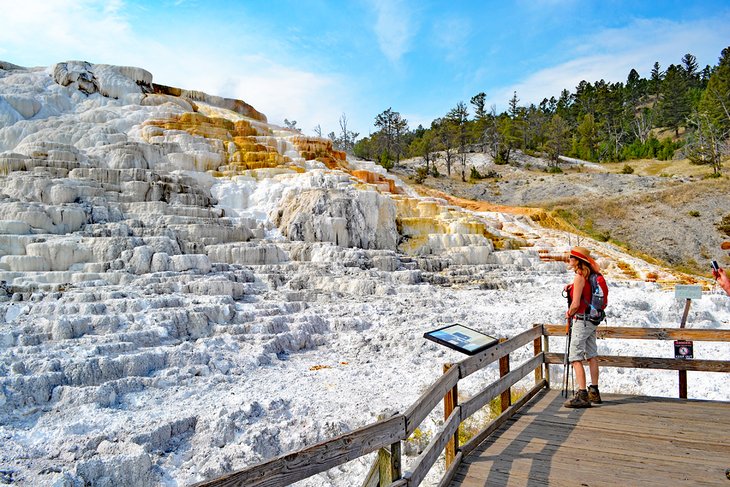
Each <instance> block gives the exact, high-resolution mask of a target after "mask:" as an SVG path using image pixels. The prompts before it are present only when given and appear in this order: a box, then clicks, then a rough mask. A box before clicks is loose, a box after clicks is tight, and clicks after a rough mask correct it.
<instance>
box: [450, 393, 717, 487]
mask: <svg viewBox="0 0 730 487" xmlns="http://www.w3.org/2000/svg"><path fill="white" fill-rule="evenodd" d="M563 401H564V399H563V398H562V397H561V395H560V391H558V390H546V391H543V392H541V393H539V394H538V396H536V397H535V398H534V399H533V400H532V402H531V403H529V404H528V405H526V406H525V407H524V408H522V409H521V410H520V411H519V412H518V413H517V414H515V416H514V417H513V418H512V419H510V420H509V421H507V423H506V424H505V425H503V426H502V427H501V428H500V429H498V430H497V431H496V432H495V433H494V434H493V435H492V436H491V437H490V438H488V439H487V440H486V441H485V442H484V443H482V444H481V445H480V446H479V447H477V448H476V449H475V450H474V451H472V452H471V453H470V454H469V455H468V456H466V457H464V459H463V463H462V464H461V465H460V466H459V468H458V470H457V473H456V475H455V476H454V478H453V480H452V482H451V483H450V484H449V485H451V486H464V487H466V486H469V487H471V486H480V487H481V486H490V487H492V486H506V485H510V486H527V487H537V486H543V485H553V486H561V487H562V486H585V487H596V486H616V485H626V486H642V487H643V486H651V485H656V486H662V487H664V486H667V485H671V486H677V485H692V486H695V485H718V486H724V487H730V480H728V479H727V478H726V474H725V471H726V469H729V468H730V402H717V401H696V400H686V399H670V398H656V397H644V396H623V395H609V394H605V395H603V404H600V405H596V406H594V407H592V408H588V409H566V408H563V407H562V403H563Z"/></svg>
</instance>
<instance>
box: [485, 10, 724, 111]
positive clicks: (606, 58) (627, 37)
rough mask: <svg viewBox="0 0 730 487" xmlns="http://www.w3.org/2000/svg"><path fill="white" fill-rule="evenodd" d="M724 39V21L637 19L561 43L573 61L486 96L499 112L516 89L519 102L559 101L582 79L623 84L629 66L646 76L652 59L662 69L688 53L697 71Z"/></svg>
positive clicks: (710, 61)
mask: <svg viewBox="0 0 730 487" xmlns="http://www.w3.org/2000/svg"><path fill="white" fill-rule="evenodd" d="M728 38H730V22H728V19H727V18H717V19H711V20H702V21H695V22H684V23H682V22H673V21H669V20H645V19H640V20H636V21H634V22H633V23H631V24H630V25H628V26H626V27H623V28H618V29H606V30H603V31H600V32H597V33H596V34H595V35H592V36H590V37H587V38H581V39H572V40H566V41H564V45H566V46H570V47H569V50H570V53H571V54H572V55H573V59H571V60H569V61H565V62H563V63H560V64H557V65H555V66H550V67H547V68H544V69H541V70H539V71H537V72H535V73H533V74H530V75H529V76H528V77H527V78H525V79H524V80H522V81H521V82H519V83H517V84H513V85H511V86H504V87H501V88H498V89H495V90H493V94H492V95H493V96H490V98H491V99H492V100H495V101H496V102H497V107H498V109H500V110H501V109H504V107H505V106H506V104H507V100H508V99H509V98H510V97H511V96H512V92H513V91H515V90H516V91H517V95H518V97H519V98H520V103H521V104H523V105H527V104H529V103H539V102H540V101H541V100H542V99H543V98H550V97H551V96H555V97H556V98H557V97H558V96H559V95H560V92H561V91H562V90H563V89H567V90H569V91H571V92H573V91H575V87H576V86H577V85H578V83H580V81H582V80H586V81H589V82H591V83H593V82H595V81H598V80H601V79H603V80H606V81H610V82H617V81H621V82H625V81H626V77H627V76H628V74H629V71H630V70H631V69H632V68H633V69H636V70H637V71H638V72H639V74H640V75H642V76H643V77H648V76H649V72H650V70H651V67H652V66H653V64H654V62H655V61H658V62H659V63H660V64H661V66H662V67H663V68H666V67H667V66H669V64H679V63H680V62H681V59H682V56H684V54H686V53H688V52H689V53H692V54H694V55H695V56H696V57H697V60H698V63H699V64H700V69H701V68H702V67H704V65H705V64H710V65H714V64H717V59H718V57H719V55H720V51H721V50H722V48H723V47H725V46H726V45H727V39H728ZM568 42H569V44H566V43H568ZM715 51H716V52H715ZM569 56H570V54H569Z"/></svg>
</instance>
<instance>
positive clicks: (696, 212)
mask: <svg viewBox="0 0 730 487" xmlns="http://www.w3.org/2000/svg"><path fill="white" fill-rule="evenodd" d="M689 216H693V217H695V218H697V217H698V216H700V212H699V211H697V210H691V211H690V212H689Z"/></svg>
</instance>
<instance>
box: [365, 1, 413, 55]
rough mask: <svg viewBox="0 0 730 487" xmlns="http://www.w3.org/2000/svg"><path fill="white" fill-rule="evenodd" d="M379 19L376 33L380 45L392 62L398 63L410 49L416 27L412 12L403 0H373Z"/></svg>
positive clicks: (376, 23)
mask: <svg viewBox="0 0 730 487" xmlns="http://www.w3.org/2000/svg"><path fill="white" fill-rule="evenodd" d="M371 5H372V7H373V8H374V10H375V13H376V16H377V19H376V21H375V26H374V29H375V35H376V36H377V38H378V46H379V47H380V50H381V51H382V52H383V54H385V57H386V58H388V60H389V61H390V62H391V63H394V64H395V63H397V62H398V61H399V60H400V58H401V57H402V56H403V54H405V53H406V52H408V51H409V49H410V41H411V39H412V38H413V35H414V34H415V27H414V25H413V19H412V17H411V15H410V12H409V10H408V8H407V6H406V5H405V2H404V1H402V0H372V2H371Z"/></svg>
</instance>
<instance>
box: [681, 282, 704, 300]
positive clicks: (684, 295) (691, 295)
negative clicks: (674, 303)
mask: <svg viewBox="0 0 730 487" xmlns="http://www.w3.org/2000/svg"><path fill="white" fill-rule="evenodd" d="M674 297H675V298H677V299H700V298H701V297H702V286H695V285H687V284H677V285H676V286H674Z"/></svg>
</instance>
